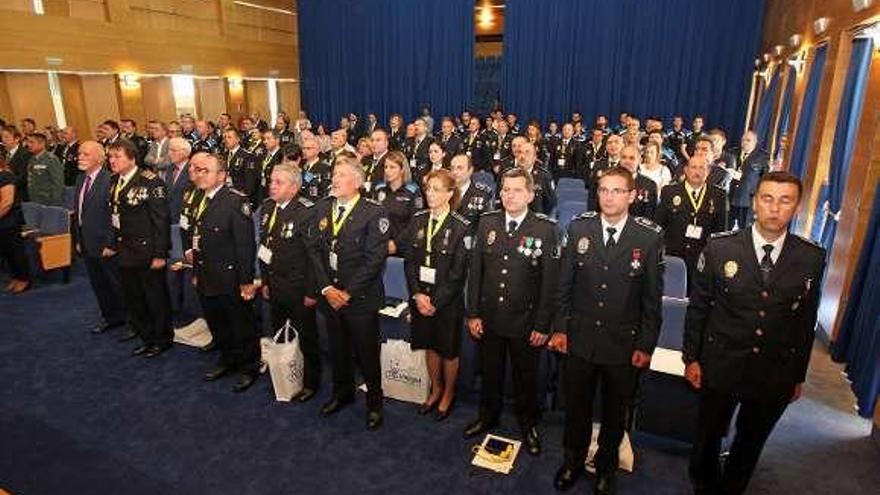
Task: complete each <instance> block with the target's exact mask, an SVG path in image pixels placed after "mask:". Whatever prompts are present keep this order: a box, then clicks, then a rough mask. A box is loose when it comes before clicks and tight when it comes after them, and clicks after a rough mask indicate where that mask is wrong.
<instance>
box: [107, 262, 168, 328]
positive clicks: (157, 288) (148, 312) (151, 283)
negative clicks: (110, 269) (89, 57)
mask: <svg viewBox="0 0 880 495" xmlns="http://www.w3.org/2000/svg"><path fill="white" fill-rule="evenodd" d="M119 282H120V285H121V287H122V301H123V303H124V304H125V309H126V311H127V312H128V321H129V323H130V324H131V327H132V329H133V330H134V331H135V332H136V333H137V334H138V336H139V337H140V338H141V340H143V341H144V343H145V344H149V345H165V344H170V343H171V338H172V337H173V335H174V332H173V330H172V327H171V297H170V295H169V293H168V280H167V279H166V275H165V269H162V270H150V267H149V265H147V266H120V267H119Z"/></svg>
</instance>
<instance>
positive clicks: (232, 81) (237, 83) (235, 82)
mask: <svg viewBox="0 0 880 495" xmlns="http://www.w3.org/2000/svg"><path fill="white" fill-rule="evenodd" d="M241 85H242V82H241V78H240V77H230V78H229V89H241Z"/></svg>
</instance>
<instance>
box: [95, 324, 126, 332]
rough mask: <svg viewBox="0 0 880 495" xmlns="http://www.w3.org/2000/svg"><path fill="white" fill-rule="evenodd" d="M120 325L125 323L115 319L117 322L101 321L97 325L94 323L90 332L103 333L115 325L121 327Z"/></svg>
mask: <svg viewBox="0 0 880 495" xmlns="http://www.w3.org/2000/svg"><path fill="white" fill-rule="evenodd" d="M122 325H125V322H124V321H117V322H113V323H101V324H99V325H95V326H94V327H93V328H92V333H96V334H97V333H104V332H106V331H108V330H113V329H114V328H116V327H121V326H122Z"/></svg>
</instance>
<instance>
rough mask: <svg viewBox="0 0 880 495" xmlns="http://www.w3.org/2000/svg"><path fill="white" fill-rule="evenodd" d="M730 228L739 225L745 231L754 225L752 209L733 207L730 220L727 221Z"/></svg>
mask: <svg viewBox="0 0 880 495" xmlns="http://www.w3.org/2000/svg"><path fill="white" fill-rule="evenodd" d="M727 223H728V225H727V226H728V228H731V229H732V228H733V224H734V223H736V224H737V225H739V228H741V229H744V228H746V227H748V226H750V225H751V224H752V208H751V207H749V206H731V207H730V218H729V219H728V221H727Z"/></svg>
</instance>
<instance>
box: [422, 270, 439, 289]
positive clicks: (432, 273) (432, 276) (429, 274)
mask: <svg viewBox="0 0 880 495" xmlns="http://www.w3.org/2000/svg"><path fill="white" fill-rule="evenodd" d="M419 282H422V283H425V284H431V285H434V284H436V283H437V269H436V268H430V267H427V266H420V267H419Z"/></svg>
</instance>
